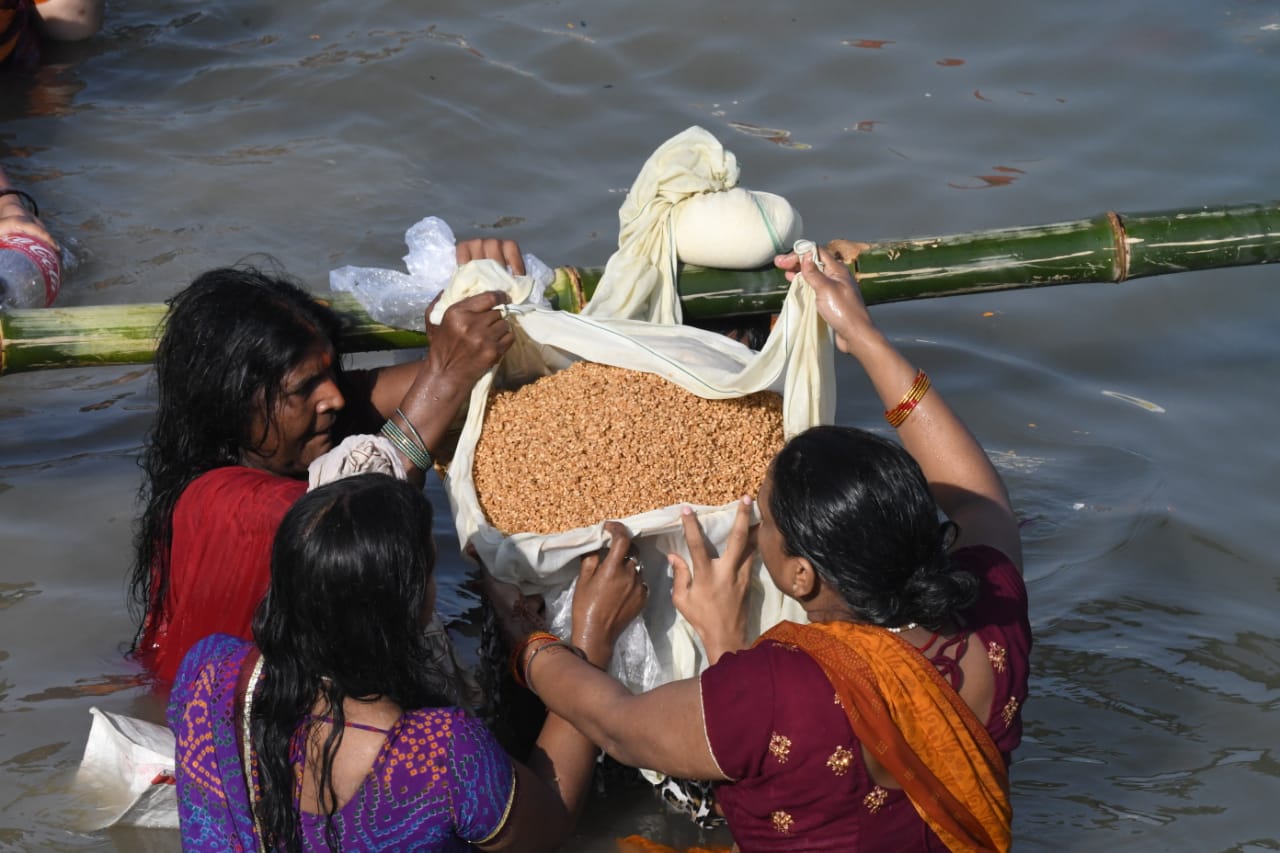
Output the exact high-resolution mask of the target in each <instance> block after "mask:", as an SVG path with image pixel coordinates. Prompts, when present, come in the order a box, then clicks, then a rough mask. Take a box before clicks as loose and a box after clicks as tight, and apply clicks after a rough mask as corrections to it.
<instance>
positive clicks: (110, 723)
mask: <svg viewBox="0 0 1280 853" xmlns="http://www.w3.org/2000/svg"><path fill="white" fill-rule="evenodd" d="M89 713H90V714H91V715H92V716H93V724H92V725H91V726H90V728H89V740H88V741H87V742H86V743H85V746H84V758H83V759H81V761H80V768H79V770H77V771H76V779H75V788H76V790H77V791H78V792H80V793H82V794H83V795H84V796H85V798H86V799H87V800H88V801H89V802H90V803H92V804H93V810H94V812H95V816H94V818H92V819H91V820H90V824H91V825H90V826H87V827H85V828H86V829H105V828H106V827H108V826H139V827H149V828H160V829H177V828H178V798H177V788H176V786H175V785H174V782H173V773H174V766H173V755H174V737H173V732H171V731H169V729H168V727H166V726H160V725H156V724H155V723H149V722H147V721H146V720H139V719H137V718H135V717H128V716H125V715H123V714H112V713H110V712H108V711H103V710H100V709H98V708H90V709H89Z"/></svg>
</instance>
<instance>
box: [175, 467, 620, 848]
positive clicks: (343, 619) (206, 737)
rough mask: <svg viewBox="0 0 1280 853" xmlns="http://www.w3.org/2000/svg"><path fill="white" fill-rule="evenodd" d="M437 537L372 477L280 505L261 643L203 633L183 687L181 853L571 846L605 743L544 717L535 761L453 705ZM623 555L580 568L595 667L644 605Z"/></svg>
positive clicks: (408, 498) (427, 518) (423, 514)
mask: <svg viewBox="0 0 1280 853" xmlns="http://www.w3.org/2000/svg"><path fill="white" fill-rule="evenodd" d="M430 530H431V508H430V504H428V503H427V501H426V498H425V497H424V496H423V495H422V492H421V491H420V490H419V489H417V488H416V487H414V486H411V485H409V484H407V483H404V482H401V481H398V480H395V479H393V478H391V477H387V476H384V475H379V474H365V475H360V476H357V477H350V478H347V479H344V480H339V481H337V482H335V483H331V484H329V485H327V486H323V487H321V488H319V489H316V490H315V491H312V492H310V493H309V494H307V495H306V496H305V497H303V498H302V499H301V500H300V501H299V502H298V503H297V504H296V505H295V506H294V507H293V508H292V509H291V510H290V511H289V513H288V515H286V517H285V520H284V522H283V524H282V525H281V527H280V531H279V533H278V534H277V537H276V541H275V546H274V549H273V551H272V560H271V588H270V591H269V592H268V594H267V597H266V599H265V600H264V601H263V603H262V606H261V608H260V609H259V611H258V615H257V617H256V619H255V622H254V638H255V640H256V643H249V642H246V641H244V640H240V639H237V638H234V637H230V636H227V635H223V634H215V635H213V636H211V637H208V638H206V639H204V640H202V641H201V642H200V643H198V644H197V645H196V646H195V647H194V648H193V649H192V650H191V652H190V653H189V654H188V655H187V657H186V658H185V659H184V661H183V664H182V667H181V669H180V670H179V674H178V677H177V679H176V680H175V682H174V688H173V692H172V694H171V696H170V705H169V715H168V716H169V725H170V727H171V728H172V729H173V730H174V733H175V735H176V738H177V762H176V763H177V780H178V802H179V815H180V820H181V829H182V842H183V849H184V850H187V851H215V850H216V851H227V850H231V851H259V850H289V851H310V850H331V849H342V850H345V851H357V850H422V851H451V850H466V849H470V846H472V845H474V846H475V847H478V848H479V849H482V850H522V851H524V850H528V851H538V850H550V849H554V848H555V846H557V845H558V844H559V843H560V842H561V841H563V839H564V838H565V836H567V834H568V832H569V830H570V829H571V828H572V825H573V822H574V820H575V819H576V815H577V812H578V810H579V808H580V807H581V805H582V801H583V798H584V796H585V794H586V791H587V788H588V786H589V783H590V779H591V772H592V768H593V765H594V762H595V756H596V749H595V747H594V745H592V744H591V743H590V741H588V740H587V739H586V738H585V737H583V736H582V735H581V734H580V733H578V731H577V730H576V729H574V728H573V727H572V726H570V725H568V723H566V722H564V721H563V720H562V719H560V718H559V717H556V716H554V715H550V716H548V718H547V722H546V724H545V725H544V727H543V729H542V732H541V735H540V736H539V739H538V742H537V744H536V745H535V748H534V750H533V753H532V754H531V755H530V757H529V761H528V763H527V766H526V765H525V764H521V763H520V762H517V761H515V760H513V759H512V758H510V757H509V756H508V755H507V754H506V753H505V752H504V751H503V749H502V747H501V746H499V745H498V743H497V741H496V740H495V739H494V738H493V736H492V735H491V734H490V733H489V732H488V730H487V729H486V728H485V727H484V725H483V724H482V723H481V722H480V721H479V720H477V719H475V718H474V717H471V716H470V715H469V714H468V713H467V712H466V711H464V710H462V709H460V708H457V707H450V706H449V705H448V703H447V702H446V700H445V699H444V698H443V697H444V696H445V695H446V694H445V689H444V685H443V684H442V683H441V682H440V677H439V676H438V675H437V673H438V671H439V670H438V668H437V666H436V665H435V664H434V662H433V660H432V656H431V652H430V648H429V646H428V645H427V643H426V642H424V639H423V632H422V628H423V627H424V626H425V624H426V620H427V619H428V618H429V617H430V614H431V612H432V606H433V604H434V599H435V579H434V576H433V574H432V569H433V567H434V563H435V548H434V544H433V542H432V541H431V535H430ZM619 542H621V539H619ZM624 556H625V545H621V547H620V548H619V547H615V548H613V549H611V550H610V552H609V554H608V555H607V556H605V557H604V558H603V559H599V558H597V557H594V556H589V557H585V558H584V559H583V574H582V578H581V580H580V582H585V583H586V584H587V586H588V587H591V588H594V590H595V593H594V594H593V595H591V596H590V597H589V598H590V603H589V605H584V607H583V612H581V613H575V619H574V625H575V630H574V642H573V644H574V645H575V646H577V647H578V648H580V649H582V650H583V652H584V654H585V656H586V658H587V659H588V660H590V661H591V662H592V663H594V664H596V665H600V666H603V665H606V664H607V663H608V659H609V657H610V654H611V652H612V646H613V641H614V639H616V637H617V634H618V632H620V631H621V629H622V628H623V627H624V626H625V625H626V624H627V622H629V621H630V620H631V618H632V617H634V616H635V614H636V613H638V612H639V610H640V607H641V606H642V604H643V598H644V590H643V587H641V586H640V584H639V581H638V579H637V576H636V573H635V572H634V571H631V570H630V569H629V568H626V567H625V566H624V564H623V558H624ZM585 600H586V598H585V597H584V601H585ZM246 768H248V772H247V773H246Z"/></svg>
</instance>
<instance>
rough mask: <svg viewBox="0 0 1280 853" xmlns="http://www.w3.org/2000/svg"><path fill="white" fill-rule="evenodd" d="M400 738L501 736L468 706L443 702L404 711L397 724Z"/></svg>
mask: <svg viewBox="0 0 1280 853" xmlns="http://www.w3.org/2000/svg"><path fill="white" fill-rule="evenodd" d="M397 733H398V736H399V738H411V739H415V740H417V742H421V740H422V739H428V740H440V742H445V743H448V742H453V740H480V742H485V743H488V742H493V743H494V744H497V739H494V738H493V735H492V734H490V733H489V729H488V726H485V724H484V722H483V721H481V720H479V719H476V717H475V716H472V715H471V713H470V712H467V711H466V710H465V708H460V707H457V706H442V707H435V708H417V710H413V711H406V712H404V713H403V715H401V720H399V722H398V724H397Z"/></svg>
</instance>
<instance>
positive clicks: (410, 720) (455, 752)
mask: <svg viewBox="0 0 1280 853" xmlns="http://www.w3.org/2000/svg"><path fill="white" fill-rule="evenodd" d="M381 768H382V775H383V781H384V784H386V785H387V786H388V787H389V788H390V789H391V790H402V789H403V790H406V791H408V790H417V789H418V788H419V787H420V786H423V785H426V786H437V785H441V784H443V785H446V786H448V787H450V788H453V789H455V791H458V792H460V793H461V794H463V795H469V794H470V792H471V791H472V789H486V790H487V789H488V788H500V787H502V786H503V785H504V784H505V785H509V784H510V780H511V774H512V771H511V758H510V757H509V756H508V755H507V753H506V750H504V749H503V748H502V746H501V745H500V744H499V743H498V741H497V739H496V738H495V737H494V736H493V734H492V733H490V731H489V729H488V727H486V726H485V724H484V723H483V722H482V721H480V720H479V719H477V718H476V717H474V716H472V715H471V714H470V713H468V712H467V711H465V710H463V709H462V708H457V707H449V706H445V707H439V708H419V709H417V710H413V711H406V712H405V713H404V714H403V715H401V717H400V720H399V722H397V723H396V725H395V727H394V728H393V729H392V731H391V733H390V736H389V737H388V739H387V747H386V756H385V760H383V761H382V764H381Z"/></svg>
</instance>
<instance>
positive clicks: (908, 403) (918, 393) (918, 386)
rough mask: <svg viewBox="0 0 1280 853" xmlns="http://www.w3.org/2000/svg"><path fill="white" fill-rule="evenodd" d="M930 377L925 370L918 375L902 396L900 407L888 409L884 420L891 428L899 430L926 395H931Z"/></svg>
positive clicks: (899, 402)
mask: <svg viewBox="0 0 1280 853" xmlns="http://www.w3.org/2000/svg"><path fill="white" fill-rule="evenodd" d="M930 387H932V386H930V385H929V377H928V375H926V374H925V372H924V371H923V370H921V371H918V372H917V373H916V379H915V381H914V382H912V383H911V387H910V388H909V389H907V393H906V394H903V395H902V399H901V400H899V401H898V405H896V406H894V407H893V408H892V409H888V410H887V411H885V413H884V419H885V420H886V421H888V422H889V426H891V427H893V428H894V429H897V428H898V427H900V426H902V424H903V423H905V422H906V420H907V418H908V417H909V416H910V415H911V413H912V412H914V411H915V409H916V406H918V405H920V401H921V400H923V399H924V395H925V394H928V393H929V388H930Z"/></svg>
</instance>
